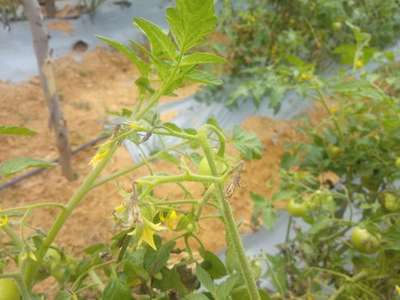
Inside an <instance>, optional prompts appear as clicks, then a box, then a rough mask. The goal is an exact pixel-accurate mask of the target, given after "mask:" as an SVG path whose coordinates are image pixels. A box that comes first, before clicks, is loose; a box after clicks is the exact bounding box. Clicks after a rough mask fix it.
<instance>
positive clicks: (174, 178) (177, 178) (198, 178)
mask: <svg viewBox="0 0 400 300" xmlns="http://www.w3.org/2000/svg"><path fill="white" fill-rule="evenodd" d="M224 178H225V177H217V176H205V175H196V174H192V173H184V174H180V175H170V176H149V177H143V178H142V179H138V180H137V181H136V182H137V183H147V184H150V185H152V186H158V185H161V184H166V183H177V182H186V181H187V182H203V183H209V182H223V180H224Z"/></svg>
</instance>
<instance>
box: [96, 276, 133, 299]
mask: <svg viewBox="0 0 400 300" xmlns="http://www.w3.org/2000/svg"><path fill="white" fill-rule="evenodd" d="M101 299H102V300H132V299H133V298H132V295H131V290H130V288H129V287H128V285H127V284H126V283H125V282H123V281H121V280H120V279H118V278H115V279H113V280H112V281H111V282H110V283H109V284H108V285H107V286H106V288H105V289H104V291H103V294H102V297H101Z"/></svg>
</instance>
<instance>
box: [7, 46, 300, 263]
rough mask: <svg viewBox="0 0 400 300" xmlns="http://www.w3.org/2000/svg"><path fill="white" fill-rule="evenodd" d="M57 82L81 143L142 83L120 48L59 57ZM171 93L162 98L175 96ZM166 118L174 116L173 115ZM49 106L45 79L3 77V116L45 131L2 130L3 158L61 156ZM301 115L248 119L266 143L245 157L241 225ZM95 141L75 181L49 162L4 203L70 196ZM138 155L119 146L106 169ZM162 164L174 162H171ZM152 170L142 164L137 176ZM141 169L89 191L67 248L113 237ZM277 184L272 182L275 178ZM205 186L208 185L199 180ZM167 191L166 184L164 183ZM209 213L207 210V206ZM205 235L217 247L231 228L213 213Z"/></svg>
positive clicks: (237, 199) (74, 140) (65, 237)
mask: <svg viewBox="0 0 400 300" xmlns="http://www.w3.org/2000/svg"><path fill="white" fill-rule="evenodd" d="M55 67H56V78H57V86H58V89H59V91H60V95H61V99H62V106H63V109H64V115H65V118H66V119H67V124H68V128H69V134H70V141H71V145H72V147H73V148H76V147H77V146H79V145H81V144H83V143H86V142H88V141H89V140H91V139H93V138H94V137H96V136H97V135H99V133H100V132H101V130H102V128H103V125H104V122H105V120H106V115H107V113H108V112H111V111H118V110H120V109H121V108H123V107H131V106H132V105H133V104H134V103H135V99H136V96H137V89H136V87H135V85H134V84H133V81H134V79H135V78H136V77H137V71H136V70H135V69H134V68H133V67H132V66H131V65H130V64H129V62H128V61H127V60H126V59H125V58H123V57H121V56H120V55H119V54H117V53H115V52H110V51H108V50H105V49H96V50H94V51H90V52H86V53H82V54H79V55H77V54H76V53H75V54H71V55H68V56H66V57H64V58H61V59H59V60H57V61H56V63H55ZM196 89H198V86H187V87H184V88H182V89H181V90H180V91H179V92H178V93H177V94H178V97H184V96H187V95H190V94H193V93H194V92H195V91H196ZM171 99H174V98H171V97H168V98H164V99H162V101H169V100H171ZM165 117H166V118H168V117H170V116H165ZM47 118H48V112H47V107H46V105H45V100H44V98H43V95H42V91H41V87H40V83H39V79H38V78H37V77H35V78H32V79H31V80H30V81H28V82H23V83H20V84H9V83H6V82H0V124H2V125H23V126H26V127H28V128H32V129H34V130H35V131H37V132H38V134H37V135H36V136H34V137H29V138H21V137H4V136H2V137H0V162H1V161H4V160H6V159H10V158H15V157H19V156H29V157H35V158H42V159H52V158H55V157H56V156H57V152H56V147H55V144H54V138H53V133H52V132H51V131H50V130H49V128H48V125H47ZM297 125H298V122H297V121H277V120H271V119H267V118H260V117H254V118H250V119H248V120H247V121H246V122H244V124H243V127H244V128H246V129H247V130H251V131H254V132H255V133H256V134H257V135H258V136H259V138H260V139H261V140H262V142H263V144H264V146H265V150H264V153H263V156H262V158H261V159H260V160H255V161H249V162H245V164H244V170H243V172H242V174H241V182H240V188H238V189H237V190H236V191H235V193H234V194H233V196H232V197H231V198H230V202H231V203H232V206H233V210H234V213H235V216H236V218H237V220H240V221H241V224H242V225H241V228H240V229H241V231H242V232H249V231H251V230H252V226H250V222H249V221H250V217H251V211H252V204H251V199H250V195H249V194H250V192H256V193H259V194H262V195H266V196H269V195H271V193H273V192H274V189H275V188H276V187H277V184H276V183H277V182H278V180H279V176H278V175H279V165H280V158H281V155H282V153H283V145H284V144H285V143H286V142H288V141H296V140H299V139H301V136H300V134H298V133H297V132H296V130H295V128H296V126H297ZM94 153H95V149H94V148H92V149H89V150H85V151H83V152H80V153H79V154H77V155H76V156H74V157H73V168H74V170H75V171H76V173H77V174H79V178H78V179H77V180H75V181H73V182H68V181H67V180H66V179H65V178H64V177H62V176H61V172H60V169H59V167H56V168H53V169H50V170H47V171H45V172H43V173H41V174H40V175H38V176H35V177H32V178H30V179H28V180H26V181H24V182H22V183H21V184H19V185H17V186H14V187H11V188H8V189H6V190H4V191H0V207H2V208H8V207H14V206H21V205H26V204H30V203H34V202H38V201H56V202H60V203H66V202H67V200H68V199H69V198H70V196H71V195H72V193H73V192H74V191H75V190H76V189H77V187H78V186H79V185H80V183H81V182H82V181H83V179H84V177H85V175H86V174H87V173H88V171H89V170H90V167H89V165H88V164H89V160H90V158H91V156H92V155H93V154H94ZM131 163H132V161H131V158H130V156H129V155H128V153H127V151H125V150H124V149H123V148H121V149H119V150H118V152H117V154H116V155H115V157H114V159H113V161H112V163H111V164H110V166H109V167H108V168H107V170H106V173H109V172H113V171H116V170H119V169H121V168H122V167H124V166H125V167H126V166H127V165H130V164H131ZM155 168H161V169H168V168H169V166H168V165H167V164H166V163H165V162H157V163H156V167H155ZM146 173H147V170H146V169H140V170H139V171H138V172H136V173H135V177H136V178H137V177H139V176H140V175H144V174H146ZM132 178H133V175H129V176H127V178H125V179H121V180H118V182H117V183H116V182H114V183H107V184H105V185H103V186H101V187H99V188H96V189H95V190H93V191H92V192H90V193H89V195H88V196H87V198H86V199H85V201H84V202H83V203H82V204H81V205H80V206H79V207H78V208H77V209H76V211H75V212H74V215H73V217H72V218H70V219H69V220H68V222H67V225H66V226H65V227H64V229H63V230H62V232H61V234H59V236H58V238H57V244H58V245H59V246H60V247H63V248H65V249H66V250H67V252H72V253H74V254H77V255H79V254H82V250H83V249H84V248H85V246H87V245H89V244H92V243H98V242H102V241H108V240H109V238H110V237H111V236H112V234H113V220H112V217H111V216H112V215H111V214H112V212H113V209H114V207H116V206H117V205H119V204H120V202H121V200H122V197H121V195H120V193H119V189H120V188H121V187H122V188H124V189H128V188H129V186H130V181H131V180H132ZM268 181H269V182H271V183H272V184H267V182H268ZM197 189H199V190H198V191H201V189H202V187H197ZM158 192H160V191H158ZM161 192H162V193H163V194H164V195H168V197H169V198H173V197H174V196H175V195H176V194H177V192H176V189H175V188H174V187H170V186H165V187H164V188H163V189H162V190H161ZM206 213H207V212H206ZM55 214H56V212H55V211H54V210H53V209H41V210H37V211H35V212H34V213H33V214H32V216H31V217H30V220H29V221H30V222H31V224H32V225H33V228H44V229H48V228H49V227H50V226H51V224H52V221H53V220H54V216H55ZM200 238H201V239H202V240H203V242H204V243H205V245H206V246H207V247H208V248H209V249H210V250H213V251H218V250H220V249H221V248H223V247H224V246H225V239H224V230H223V226H222V224H221V223H220V222H219V221H213V220H207V221H205V222H203V223H202V224H201V233H200Z"/></svg>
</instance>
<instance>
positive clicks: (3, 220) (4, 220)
mask: <svg viewBox="0 0 400 300" xmlns="http://www.w3.org/2000/svg"><path fill="white" fill-rule="evenodd" d="M0 211H1V208H0ZM7 224H8V216H7V215H4V216H0V227H3V226H6V225H7Z"/></svg>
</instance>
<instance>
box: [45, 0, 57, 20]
mask: <svg viewBox="0 0 400 300" xmlns="http://www.w3.org/2000/svg"><path fill="white" fill-rule="evenodd" d="M45 7H46V13H47V17H49V18H54V17H55V16H56V1H55V0H46V5H45Z"/></svg>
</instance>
